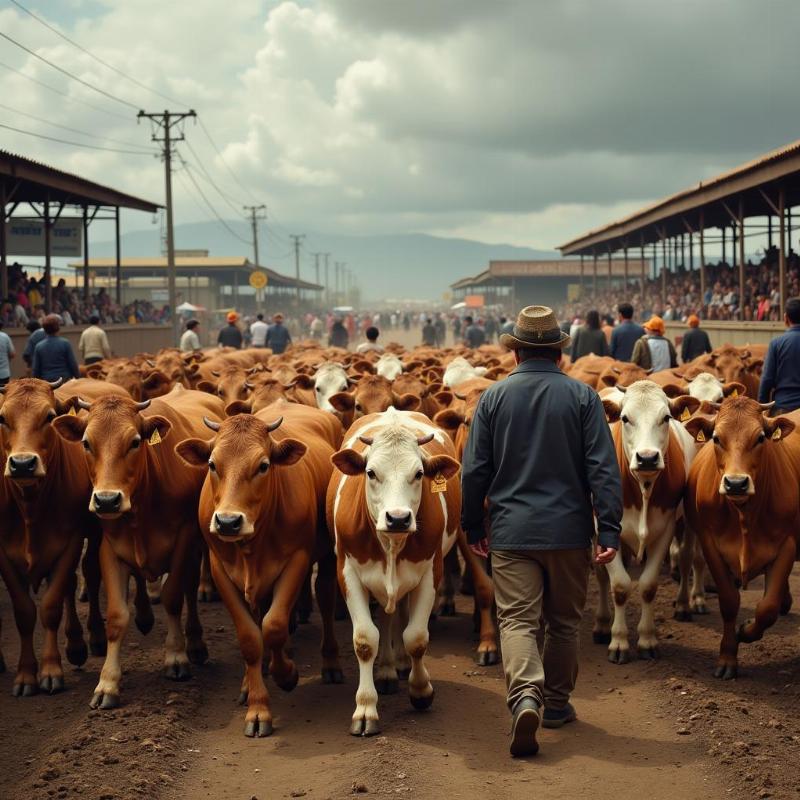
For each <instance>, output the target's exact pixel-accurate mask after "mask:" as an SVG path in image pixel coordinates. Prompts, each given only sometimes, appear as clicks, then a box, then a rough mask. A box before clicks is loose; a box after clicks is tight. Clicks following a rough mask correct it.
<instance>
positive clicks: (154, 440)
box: [147, 428, 161, 444]
mask: <svg viewBox="0 0 800 800" xmlns="http://www.w3.org/2000/svg"><path fill="white" fill-rule="evenodd" d="M147 443H148V444H161V434H160V433H159V432H158V428H154V429H153V432H152V433H151V434H150V438H149V439H148V440H147Z"/></svg>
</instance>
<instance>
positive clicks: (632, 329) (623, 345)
mask: <svg viewBox="0 0 800 800" xmlns="http://www.w3.org/2000/svg"><path fill="white" fill-rule="evenodd" d="M617 313H618V314H619V325H617V326H615V327H614V330H613V331H612V332H611V358H615V359H616V360H617V361H630V360H631V356H632V355H633V348H634V345H635V344H636V342H638V341H639V339H641V338H642V336H644V328H643V327H642V326H641V325H637V324H636V323H635V322H634V321H633V306H632V305H631V304H630V303H620V304H619V306H617Z"/></svg>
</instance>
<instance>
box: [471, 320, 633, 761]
mask: <svg viewBox="0 0 800 800" xmlns="http://www.w3.org/2000/svg"><path fill="white" fill-rule="evenodd" d="M500 343H501V344H503V345H504V346H505V347H507V348H509V349H511V350H513V351H514V353H515V358H516V362H517V364H518V366H517V368H516V369H515V370H514V372H512V373H511V375H509V376H508V377H507V378H506V379H505V380H503V381H499V382H498V383H495V384H494V385H493V386H490V387H489V388H488V389H487V390H486V391H485V392H484V393H483V395H482V396H481V399H480V401H479V403H478V407H477V409H476V411H475V415H474V417H473V420H472V424H471V426H470V433H469V440H468V442H467V447H466V450H465V452H464V465H463V473H462V479H461V480H462V494H463V501H462V514H461V524H462V527H463V528H464V530H465V531H466V533H467V537H468V539H469V541H470V543H473V544H474V543H476V542H479V541H481V539H482V538H483V537H484V536H485V535H486V534H485V533H484V501H485V500H487V499H488V509H489V527H490V531H491V532H490V535H489V537H490V542H489V546H490V549H491V557H492V577H493V579H494V585H495V597H496V600H497V618H498V620H499V623H500V640H501V643H502V651H503V668H504V671H505V675H506V684H507V687H508V706H509V708H510V709H511V712H512V714H513V728H512V741H511V754H512V755H514V756H520V755H533V754H534V753H536V752H537V751H538V749H539V747H538V744H537V742H536V731H537V729H538V727H539V725H540V723H541V724H543V725H544V726H545V727H551V728H557V727H561V726H562V725H564V724H565V723H568V722H572V721H573V720H574V719H575V718H576V716H575V710H574V709H573V707H572V706H571V705H570V703H569V698H570V694H571V693H572V691H573V689H574V687H575V680H576V678H577V674H578V628H579V625H580V621H581V616H582V613H583V607H584V604H585V602H586V591H587V586H588V580H589V571H590V568H591V563H592V553H591V545H592V540H593V536H594V532H595V525H594V518H595V515H596V518H597V538H598V544H597V545H596V552H595V558H594V561H595V563H598V564H607V563H609V562H610V561H611V560H612V559H613V558H614V555H615V554H616V551H617V549H618V548H619V536H620V521H621V518H622V488H621V479H620V473H619V467H618V466H617V459H616V455H615V452H614V444H613V442H612V439H611V433H610V431H609V427H608V423H607V422H606V417H605V413H604V411H603V405H602V403H601V401H600V398H599V397H598V396H597V394H596V392H594V391H593V390H592V389H591V388H589V387H588V386H586V384H583V383H579V382H578V381H576V380H573V379H572V378H569V377H568V376H567V375H565V374H564V373H563V372H561V370H560V369H559V367H558V365H559V362H560V360H561V350H562V348H563V347H564V346H566V345H567V344H569V336H568V335H567V334H565V333H564V332H563V331H561V329H560V328H559V326H558V321H557V320H556V317H555V314H553V312H552V310H551V309H549V308H547V307H546V306H528V307H527V308H525V309H523V310H522V311H521V312H520V314H519V317H518V318H517V324H516V325H515V326H514V332H513V333H512V334H504V335H502V336H501V337H500ZM542 616H543V618H544V624H545V637H544V651H543V658H540V655H539V649H538V646H537V641H536V634H537V630H538V628H539V620H540V617H542ZM543 662H544V663H543Z"/></svg>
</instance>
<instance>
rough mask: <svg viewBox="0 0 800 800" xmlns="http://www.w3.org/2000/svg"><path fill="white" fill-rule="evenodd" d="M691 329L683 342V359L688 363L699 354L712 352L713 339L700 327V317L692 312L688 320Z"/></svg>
mask: <svg viewBox="0 0 800 800" xmlns="http://www.w3.org/2000/svg"><path fill="white" fill-rule="evenodd" d="M686 324H687V325H688V326H689V330H688V331H686V333H685V335H684V337H683V342H682V344H681V361H682V362H683V363H684V364H688V363H689V362H690V361H693V360H694V359H695V358H697V357H698V356H702V355H703V354H704V353H710V352H711V340H710V339H709V338H708V334H707V333H706V332H705V331H704V330H703V329H702V328H701V327H700V317H698V316H697V314H690V315H689V318H688V319H687V320H686Z"/></svg>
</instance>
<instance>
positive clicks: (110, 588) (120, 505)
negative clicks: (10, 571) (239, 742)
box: [54, 386, 223, 709]
mask: <svg viewBox="0 0 800 800" xmlns="http://www.w3.org/2000/svg"><path fill="white" fill-rule="evenodd" d="M88 411H89V414H88V416H87V417H86V418H83V417H77V416H75V417H72V416H62V417H58V418H57V421H56V422H54V427H55V428H56V430H57V431H58V433H59V434H61V436H62V437H63V438H65V439H67V441H70V442H80V443H81V444H82V447H83V449H84V454H85V458H86V461H87V464H88V467H89V474H90V476H91V482H92V487H93V490H92V492H91V494H90V497H89V502H88V505H89V510H90V511H92V512H94V513H95V514H96V515H97V516H98V517H99V518H100V519H101V522H102V527H103V540H102V543H101V545H100V567H101V570H102V575H103V582H104V584H105V587H106V593H107V597H108V614H107V621H106V635H107V637H108V652H107V655H106V661H105V664H104V665H103V670H102V672H101V674H100V681H99V682H98V684H97V687H96V688H95V691H94V695H93V697H92V700H91V706H92V707H93V708H104V709H106V708H114V707H116V706H117V705H119V697H120V678H121V676H122V668H121V659H120V654H121V648H122V640H123V638H124V636H125V632H126V631H127V628H128V622H129V619H130V614H129V611H128V604H127V586H128V576H129V575H130V573H131V572H134V573H135V574H137V576H138V577H139V578H140V579H141V577H142V576H143V577H145V578H147V579H148V580H153V579H155V578H158V577H160V576H162V575H165V574H167V578H166V580H165V581H164V583H163V586H162V589H161V600H162V602H163V604H164V609H165V611H166V614H167V638H166V647H165V649H166V657H165V672H166V675H167V677H168V678H171V679H173V680H185V679H186V678H188V677H189V662H190V661H191V662H192V663H195V664H202V663H203V662H204V661H205V660H206V659H207V658H208V650H207V649H206V645H205V642H204V641H203V633H202V627H201V625H200V620H199V618H198V616H197V582H198V573H199V562H200V535H199V530H198V527H197V515H196V514H195V513H194V509H195V508H196V504H197V500H198V497H199V495H200V489H201V487H202V482H203V476H202V474H195V473H194V472H187V470H184V469H180V463H181V462H180V460H179V459H178V457H177V456H176V455H175V453H174V451H173V449H172V447H170V446H169V445H167V444H164V443H163V439H164V438H165V437H166V436H168V435H170V436H172V437H173V439H174V440H181V439H184V438H187V437H190V436H196V435H198V434H199V433H201V432H202V431H203V430H205V428H204V425H203V421H202V420H203V417H204V416H209V417H212V418H215V419H221V417H222V413H223V410H222V402H221V401H220V400H219V399H217V398H214V397H211V396H210V395H208V394H206V393H204V392H195V391H192V390H188V389H184V388H183V387H182V386H176V387H175V389H173V390H172V391H171V392H170V393H169V394H168V395H166V396H165V397H163V398H158V399H156V400H153V401H144V402H143V403H138V404H137V403H135V402H134V401H132V400H128V399H125V398H120V397H103V398H101V399H99V400H96V401H95V402H93V403H92V404H91V405H90V406H89V407H88ZM83 501H84V503H85V502H86V498H85V497H84V498H83ZM184 594H185V595H186V603H187V622H186V640H185V639H184V636H183V632H182V631H181V625H180V622H181V611H182V607H183V595H184ZM187 640H188V642H187Z"/></svg>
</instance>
